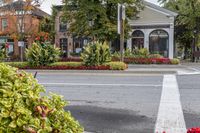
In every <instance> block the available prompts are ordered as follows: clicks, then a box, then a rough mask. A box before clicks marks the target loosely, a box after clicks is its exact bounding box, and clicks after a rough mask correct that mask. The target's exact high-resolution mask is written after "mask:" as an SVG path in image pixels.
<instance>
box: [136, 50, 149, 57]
mask: <svg viewBox="0 0 200 133" xmlns="http://www.w3.org/2000/svg"><path fill="white" fill-rule="evenodd" d="M132 53H133V57H136V58H147V57H148V55H149V51H148V49H147V48H141V49H137V48H136V49H134V50H133V51H132Z"/></svg>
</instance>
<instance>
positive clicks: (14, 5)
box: [0, 1, 50, 17]
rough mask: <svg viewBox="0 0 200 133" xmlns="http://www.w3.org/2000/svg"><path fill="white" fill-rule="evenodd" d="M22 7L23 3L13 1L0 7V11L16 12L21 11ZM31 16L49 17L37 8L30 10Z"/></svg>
mask: <svg viewBox="0 0 200 133" xmlns="http://www.w3.org/2000/svg"><path fill="white" fill-rule="evenodd" d="M24 5H25V2H24V1H15V2H12V3H9V4H5V5H3V6H0V9H1V10H2V11H6V10H16V11H17V10H21V9H22V8H23V6H24ZM32 15H34V16H37V17H49V16H50V15H49V14H48V13H46V12H44V11H43V10H41V9H40V8H38V7H35V8H34V9H33V10H32Z"/></svg>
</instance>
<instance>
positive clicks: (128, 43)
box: [127, 38, 132, 49]
mask: <svg viewBox="0 0 200 133" xmlns="http://www.w3.org/2000/svg"><path fill="white" fill-rule="evenodd" d="M131 43H132V38H129V39H128V40H127V48H128V49H132V45H131Z"/></svg>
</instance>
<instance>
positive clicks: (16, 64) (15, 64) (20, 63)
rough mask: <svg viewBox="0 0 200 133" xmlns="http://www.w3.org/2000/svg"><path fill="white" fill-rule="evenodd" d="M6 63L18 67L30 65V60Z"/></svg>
mask: <svg viewBox="0 0 200 133" xmlns="http://www.w3.org/2000/svg"><path fill="white" fill-rule="evenodd" d="M5 64H6V65H9V66H12V67H17V68H24V67H26V66H28V65H29V63H28V62H5Z"/></svg>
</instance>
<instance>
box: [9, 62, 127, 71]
mask: <svg viewBox="0 0 200 133" xmlns="http://www.w3.org/2000/svg"><path fill="white" fill-rule="evenodd" d="M6 64H8V65H10V66H13V67H17V68H19V69H47V70H125V69H126V68H127V65H126V64H125V63H123V62H110V63H106V64H104V65H101V66H84V65H83V63H82V62H56V63H53V64H51V65H48V66H37V67H32V66H29V65H28V63H27V62H6Z"/></svg>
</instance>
